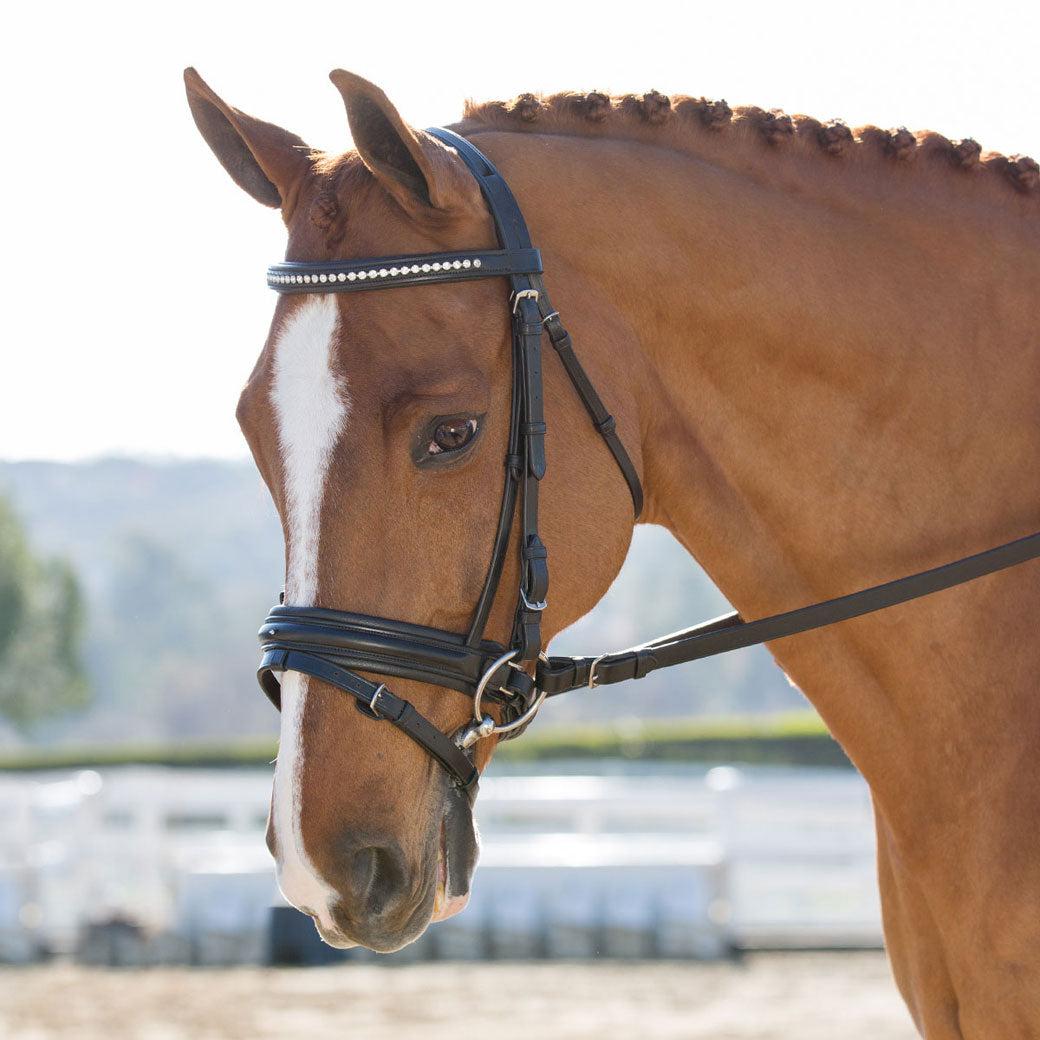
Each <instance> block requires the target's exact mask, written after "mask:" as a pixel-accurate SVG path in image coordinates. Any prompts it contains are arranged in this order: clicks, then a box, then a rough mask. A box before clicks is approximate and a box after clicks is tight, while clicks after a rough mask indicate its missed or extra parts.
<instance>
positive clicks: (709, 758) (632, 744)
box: [495, 711, 851, 767]
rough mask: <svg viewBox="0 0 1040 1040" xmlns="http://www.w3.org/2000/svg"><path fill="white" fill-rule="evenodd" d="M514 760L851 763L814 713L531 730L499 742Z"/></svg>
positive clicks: (505, 756)
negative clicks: (590, 759)
mask: <svg viewBox="0 0 1040 1040" xmlns="http://www.w3.org/2000/svg"><path fill="white" fill-rule="evenodd" d="M495 757H496V758H500V759H502V760H504V761H510V762H534V761H546V760H552V759H582V758H627V759H638V760H642V761H657V762H741V763H748V764H755V765H784V766H846V767H851V765H850V763H849V760H848V758H846V756H845V753H844V752H843V751H842V750H841V746H840V745H839V744H838V743H837V741H835V740H834V738H833V737H831V736H830V734H829V733H828V732H827V729H826V727H825V726H824V725H823V723H822V722H821V721H820V718H819V716H817V715H816V714H815V712H811V711H805V712H795V713H788V714H784V715H770V716H751V717H740V718H729V719H676V720H673V721H657V720H655V721H650V722H645V723H642V722H640V721H639V720H634V719H624V720H619V721H617V722H614V723H612V724H609V725H602V726H581V727H572V728H569V729H564V728H560V729H553V730H548V731H546V732H544V733H538V732H537V730H535V731H529V732H528V733H525V734H524V735H523V736H522V737H520V738H519V739H517V740H516V741H509V742H507V743H504V744H502V745H500V746H499V749H498V750H497V751H496V752H495Z"/></svg>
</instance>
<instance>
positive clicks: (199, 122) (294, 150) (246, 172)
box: [184, 68, 311, 208]
mask: <svg viewBox="0 0 1040 1040" xmlns="http://www.w3.org/2000/svg"><path fill="white" fill-rule="evenodd" d="M184 86H185V89H186V90H187V92H188V105H189V106H190V108H191V114H192V116H193V117H194V119H195V125H196V126H197V127H198V128H199V132H200V133H201V134H202V136H203V137H204V138H205V139H206V143H207V144H208V145H209V146H210V148H212V149H213V154H214V155H215V156H216V157H217V158H218V159H219V160H220V165H221V166H223V167H224V169H225V170H227V172H228V173H229V174H231V179H232V180H233V181H234V182H235V183H236V184H237V185H238V186H239V187H240V188H243V189H244V190H245V191H247V192H248V193H249V194H250V195H252V196H253V198H254V199H256V200H257V202H262V203H263V204H264V205H265V206H272V207H274V208H278V207H279V206H283V205H284V204H285V201H286V200H287V199H289V198H291V196H292V193H293V187H294V186H295V185H296V184H298V183H299V181H300V180H302V179H303V177H305V176H306V175H307V174H308V173H309V172H310V168H311V162H310V159H309V158H308V156H309V155H310V152H311V149H310V148H309V147H308V146H307V145H306V144H305V143H304V142H303V141H302V140H301V139H300V138H299V137H297V136H296V135H295V134H291V133H289V131H288V130H283V129H282V128H281V127H280V126H275V125H274V124H273V123H265V122H263V121H262V120H260V119H254V118H253V117H252V116H248V115H246V114H245V112H240V111H239V110H238V109H237V108H232V107H231V105H229V104H228V103H227V102H226V101H224V100H223V99H222V98H220V97H219V96H218V95H217V94H216V93H215V92H214V91H213V90H212V89H211V88H210V87H209V85H208V84H207V83H206V82H205V80H203V78H202V77H201V76H200V75H199V74H198V73H197V72H196V71H195V70H194V69H193V68H187V69H185V70H184Z"/></svg>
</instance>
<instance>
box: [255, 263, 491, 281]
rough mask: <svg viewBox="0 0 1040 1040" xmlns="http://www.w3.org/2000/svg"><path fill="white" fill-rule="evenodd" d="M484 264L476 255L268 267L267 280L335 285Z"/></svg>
mask: <svg viewBox="0 0 1040 1040" xmlns="http://www.w3.org/2000/svg"><path fill="white" fill-rule="evenodd" d="M483 266H484V261H483V260H482V259H481V258H480V257H475V258H470V257H467V258H465V259H462V260H436V261H427V262H426V263H418V264H403V265H401V266H395V267H379V268H375V267H366V268H358V269H356V270H353V271H316V272H314V273H313V274H291V273H285V274H283V273H281V272H276V271H268V274H267V284H268V285H271V286H278V285H330V284H331V285H335V284H336V283H337V282H338V283H340V284H342V283H345V282H369V281H371V282H382V281H389V280H390V279H393V278H402V277H404V278H407V277H411V276H413V275H419V276H422V275H424V274H441V273H442V272H446V271H447V272H451V271H479V270H480V269H481V268H482V267H483Z"/></svg>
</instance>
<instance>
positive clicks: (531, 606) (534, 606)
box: [520, 585, 549, 613]
mask: <svg viewBox="0 0 1040 1040" xmlns="http://www.w3.org/2000/svg"><path fill="white" fill-rule="evenodd" d="M520 602H521V603H523V605H524V607H525V609H527V610H533V611H535V612H536V613H541V612H542V611H543V610H545V608H546V607H547V606H548V605H549V601H548V600H546V599H542V600H539V601H538V602H537V603H532V602H531V601H530V600H529V599H528V598H527V593H526V592H524V587H523V585H521V586H520Z"/></svg>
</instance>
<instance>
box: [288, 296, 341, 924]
mask: <svg viewBox="0 0 1040 1040" xmlns="http://www.w3.org/2000/svg"><path fill="white" fill-rule="evenodd" d="M337 329H338V311H337V308H336V298H335V296H333V295H331V294H330V295H318V296H311V297H309V298H308V299H307V300H306V301H305V302H304V303H303V304H302V306H300V307H299V308H298V309H297V310H296V312H295V313H294V315H293V316H292V318H291V320H290V321H289V322H287V323H286V325H285V327H284V328H283V329H282V331H281V333H280V334H279V336H278V340H277V343H276V345H275V354H274V379H273V383H272V386H271V403H272V404H273V405H274V412H275V416H276V419H277V423H278V440H279V447H280V449H281V456H282V469H283V473H284V480H285V504H286V527H287V530H288V535H287V537H288V541H289V545H288V567H287V574H286V582H285V602H286V603H289V604H292V605H294V606H313V605H314V601H315V598H316V596H317V591H318V545H319V528H320V524H321V507H322V502H323V500H324V497H325V483H326V479H327V476H328V470H329V463H330V461H331V459H332V452H333V450H334V449H335V447H336V442H337V440H338V439H339V437H340V435H341V434H342V432H343V429H344V427H345V426H346V422H347V416H348V415H349V412H350V401H349V399H348V397H347V393H346V388H345V386H344V385H343V384H342V382H341V381H340V380H337V377H336V375H335V373H334V372H333V370H332V345H333V343H334V342H335V339H336V333H337ZM308 679H309V676H306V675H301V674H300V673H299V672H284V673H283V674H282V722H281V734H280V737H279V745H278V763H277V765H276V767H275V780H274V804H273V807H272V816H273V818H274V829H275V834H276V836H277V840H278V860H279V862H278V884H279V887H280V888H281V890H282V893H283V894H284V895H285V898H286V899H288V900H289V902H290V903H293V904H294V905H295V906H297V907H301V908H305V909H306V910H308V911H309V912H311V913H313V914H316V915H319V916H320V918H321V919H322V924H323V925H326V926H330V925H331V922H330V921H329V919H328V906H329V903H330V902H331V901H332V900H334V899H335V891H334V889H333V888H332V887H331V886H330V885H329V884H328V883H327V882H326V881H325V880H324V879H323V878H322V877H321V875H320V874H319V873H318V871H317V870H316V869H315V867H314V864H313V863H312V862H311V860H310V858H309V857H308V855H307V852H306V850H305V849H304V846H303V836H302V833H301V826H300V814H301V805H300V789H301V778H302V774H303V729H302V727H303V709H304V705H305V703H306V701H307V685H308Z"/></svg>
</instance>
